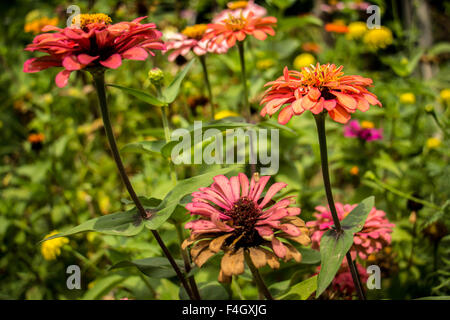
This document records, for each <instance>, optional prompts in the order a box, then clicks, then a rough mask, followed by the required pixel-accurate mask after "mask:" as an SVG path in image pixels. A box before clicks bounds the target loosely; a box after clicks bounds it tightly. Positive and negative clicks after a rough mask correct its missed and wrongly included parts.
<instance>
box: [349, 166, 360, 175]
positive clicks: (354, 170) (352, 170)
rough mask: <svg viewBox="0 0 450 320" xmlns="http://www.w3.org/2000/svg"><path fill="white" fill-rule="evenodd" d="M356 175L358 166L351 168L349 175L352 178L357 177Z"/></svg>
mask: <svg viewBox="0 0 450 320" xmlns="http://www.w3.org/2000/svg"><path fill="white" fill-rule="evenodd" d="M358 173H359V168H358V166H353V167H352V168H351V169H350V174H351V175H352V176H357V175H358Z"/></svg>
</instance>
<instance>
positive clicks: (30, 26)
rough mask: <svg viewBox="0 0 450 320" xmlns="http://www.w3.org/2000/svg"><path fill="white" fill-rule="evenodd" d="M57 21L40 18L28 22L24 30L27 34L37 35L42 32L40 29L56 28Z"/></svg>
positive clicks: (55, 19)
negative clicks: (46, 27)
mask: <svg viewBox="0 0 450 320" xmlns="http://www.w3.org/2000/svg"><path fill="white" fill-rule="evenodd" d="M58 22H59V19H58V18H57V17H55V18H48V17H42V18H38V19H34V20H32V21H30V22H27V23H25V26H24V30H25V32H27V33H33V34H38V33H40V32H41V31H42V28H44V27H45V26H56V25H58Z"/></svg>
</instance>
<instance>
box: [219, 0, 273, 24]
mask: <svg viewBox="0 0 450 320" xmlns="http://www.w3.org/2000/svg"><path fill="white" fill-rule="evenodd" d="M227 6H228V9H225V10H223V11H221V12H220V13H219V14H218V15H216V16H215V17H214V18H213V20H212V22H213V23H218V22H221V21H222V20H223V19H227V18H228V17H229V15H232V16H233V17H235V18H239V17H240V15H241V12H242V13H243V15H244V16H247V15H248V14H249V13H250V11H251V12H253V15H254V17H255V18H261V17H263V16H265V15H266V14H267V10H266V9H265V8H264V7H261V6H259V5H257V4H255V2H254V1H234V2H228V4H227Z"/></svg>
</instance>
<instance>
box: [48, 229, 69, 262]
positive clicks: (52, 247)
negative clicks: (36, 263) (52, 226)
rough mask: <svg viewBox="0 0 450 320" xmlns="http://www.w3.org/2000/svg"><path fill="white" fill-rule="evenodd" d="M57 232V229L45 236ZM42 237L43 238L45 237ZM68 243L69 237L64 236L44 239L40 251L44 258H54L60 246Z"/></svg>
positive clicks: (59, 251) (59, 250)
mask: <svg viewBox="0 0 450 320" xmlns="http://www.w3.org/2000/svg"><path fill="white" fill-rule="evenodd" d="M55 234H58V231H53V232H51V233H50V234H48V235H46V236H45V238H49V237H51V236H54V235H55ZM45 238H44V239H45ZM67 243H69V239H67V238H66V237H60V238H54V239H51V240H47V241H44V242H43V243H42V247H41V253H42V255H43V256H44V259H45V260H48V261H50V260H55V259H56V257H57V256H59V255H60V254H61V247H62V246H64V245H65V244H67Z"/></svg>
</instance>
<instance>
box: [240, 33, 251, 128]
mask: <svg viewBox="0 0 450 320" xmlns="http://www.w3.org/2000/svg"><path fill="white" fill-rule="evenodd" d="M237 47H238V49H239V59H240V61H241V77H242V85H243V88H244V108H243V110H242V113H243V114H244V118H245V119H246V120H247V122H250V106H249V104H248V88H247V74H246V71H245V56H244V41H238V42H237Z"/></svg>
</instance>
